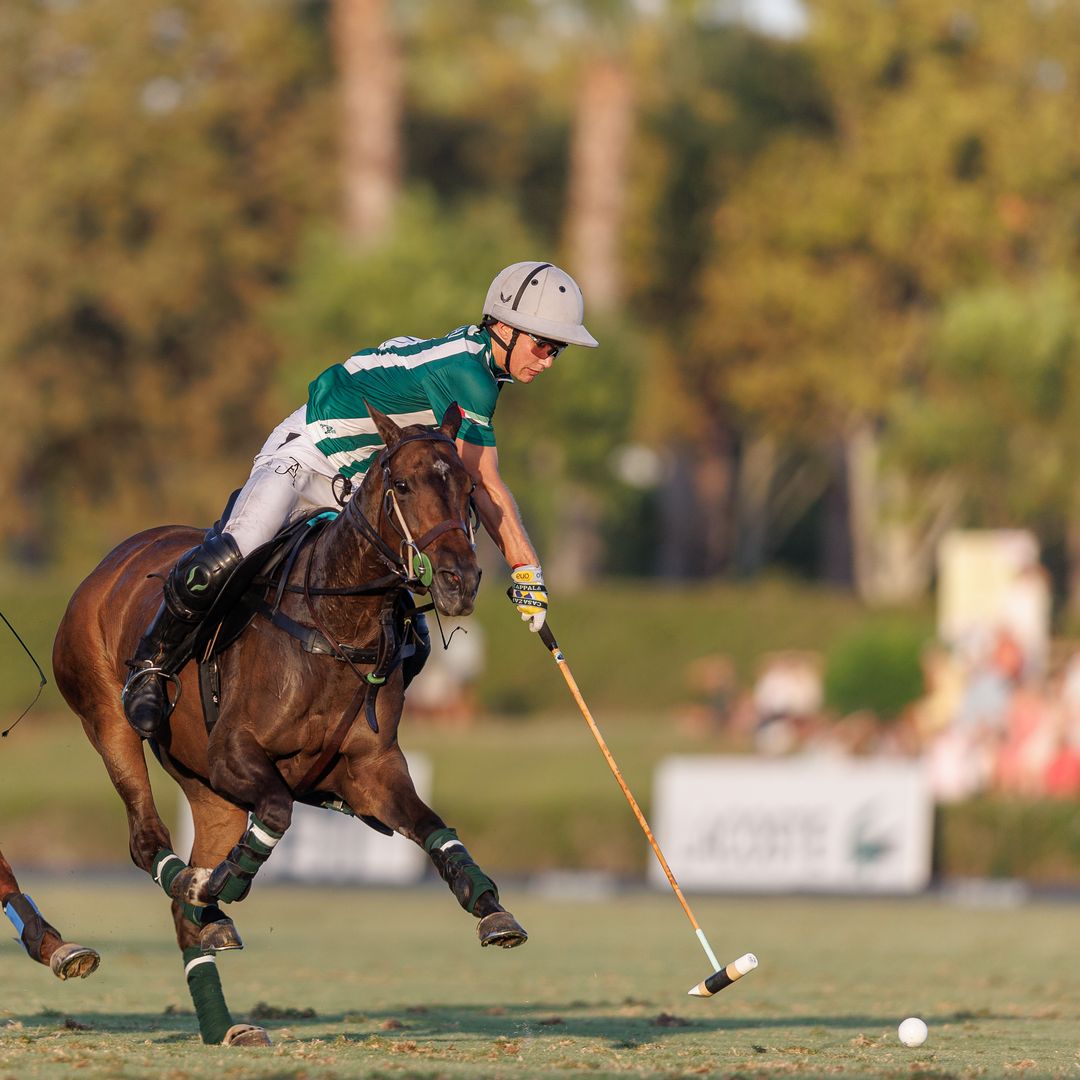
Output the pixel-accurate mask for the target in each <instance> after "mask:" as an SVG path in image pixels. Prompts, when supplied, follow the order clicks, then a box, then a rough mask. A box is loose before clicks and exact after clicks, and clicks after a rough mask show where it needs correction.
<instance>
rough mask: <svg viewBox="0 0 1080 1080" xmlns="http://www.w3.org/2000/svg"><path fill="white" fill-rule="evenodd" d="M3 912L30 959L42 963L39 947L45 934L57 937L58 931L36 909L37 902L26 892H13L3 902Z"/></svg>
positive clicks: (42, 943) (58, 935)
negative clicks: (16, 932)
mask: <svg viewBox="0 0 1080 1080" xmlns="http://www.w3.org/2000/svg"><path fill="white" fill-rule="evenodd" d="M4 914H5V915H6V916H7V917H8V918H9V919H10V920H11V925H12V926H14V927H15V929H16V930H17V931H18V934H19V938H18V940H19V943H20V944H21V945H22V947H23V948H24V949H25V950H26V952H27V954H28V955H29V956H30V957H31V958H32V959H34V960H37V961H39V962H40V963H44V961H43V960H42V959H41V947H42V945H44V943H45V935H46V933H52V934H53V935H54V936H55V937H57V938H59V937H60V931H59V930H57V929H56V927H55V926H50V925H49V924H48V923H47V922H46V921H45V917H44V916H43V915H42V914H41V912H40V911H38V906H37V904H35V903H34V901H33V900H31V899H30V897H29V896H27V895H26V893H15V894H14V895H13V896H9V897H8V899H7V900H6V901H5V903H4Z"/></svg>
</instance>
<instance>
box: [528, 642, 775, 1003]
mask: <svg viewBox="0 0 1080 1080" xmlns="http://www.w3.org/2000/svg"><path fill="white" fill-rule="evenodd" d="M539 633H540V640H541V641H543V643H544V644H545V645H546V646H547V647H548V649H549V650H550V651H551V655H552V656H553V657H554V658H555V662H556V663H557V664H558V665H559V670H560V671H561V672H562V676H563V678H564V679H565V680H566V685H567V686H569V687H570V693H571V694H572V695H573V697H574V700H575V701H576V702H577V707H578V708H579V709H580V710H581V715H582V716H584V717H585V722H586V723H587V724H588V725H589V730H590V731H591V732H592V733H593V738H594V739H596V743H597V745H598V746H599V747H600V750H601V752H602V753H603V755H604V758H605V760H606V761H607V763H608V767H609V768H610V769H611V771H612V773H613V774H614V776H615V779H616V780H617V781H618V783H619V787H620V788H622V793H623V794H624V795H625V796H626V801H627V802H628V803H629V804H630V809H631V810H633V811H634V817H636V818H637V820H638V824H639V825H640V826H641V829H642V832H644V833H645V838H646V839H647V840H648V841H649V846H650V847H651V848H652V849H653V854H654V855H655V856H656V858H657V861H658V862H659V863H660V867H661V869H662V870H663V871H664V874H665V875H666V876H667V879H668V884H669V885H670V886H671V888H672V891H673V892H674V893H675V896H676V898H677V899H678V901H679V903H680V904H682V909H683V911H685V912H686V917H687V918H688V919H689V920H690V925H691V926H692V927H693V928H694V933H695V934H696V935H697V939H698V941H699V942H700V943H701V947H702V948H703V949H704V950H705V955H706V956H707V957H708V958H709V963H710V964H712V966H713V974H712V975H710V976H709V977H708V978H707V979H706V980H705V981H704V982H700V983H698V984H697V986H695V987H694V988H693V989H691V990H688V991H687V993H688V994H690V995H692V996H693V997H712V996H713V994H716V993H718V992H719V991H721V990H723V989H724V987H725V986H730V985H731V984H732V983H733V982H735V981H736V979H741V978H742V977H743V976H744V975H746V974H748V973H749V972H751V971H753V970H754V968H756V967H757V965H758V962H757V957H756V956H755V955H754V954H753V953H746V954H745V955H743V956H740V957H739V959H738V960H732V962H731V963H730V964H728V965H727V966H726V967H721V966H720V963H719V961H718V960H717V959H716V955H715V953H714V952H713V951H712V948H711V947H710V945H709V942H708V939H707V938H706V937H705V931H704V930H702V929H701V926H700V925H699V924H698V921H697V919H695V918H694V913H693V912H692V911H691V910H690V905H689V904H688V903H687V902H686V897H685V896H683V894H682V889H680V888H679V883H678V882H677V881H676V880H675V875H674V874H673V873H672V872H671V867H670V866H668V863H667V859H665V858H664V853H663V852H662V851H661V850H660V845H659V844H658V843H657V842H656V838H655V837H654V836H653V834H652V829H650V828H649V823H648V822H647V821H646V820H645V815H644V814H643V813H642V812H641V807H640V806H638V804H637V800H636V799H635V798H634V796H633V794H632V793H631V791H630V788H628V787H627V786H626V781H625V780H624V779H623V778H622V773H621V772H619V766H618V765H616V764H615V759H614V758H613V757H612V756H611V751H610V750H609V749H608V747H607V743H606V742H604V736H603V735H601V734H600V729H599V728H598V727H597V726H596V721H595V720H594V719H593V718H592V713H590V712H589V706H588V705H586V704H585V699H584V698H583V697H582V696H581V691H580V690H579V689H578V686H577V683H576V682H575V681H574V676H573V675H572V674H571V673H570V666H569V665H568V664H567V662H566V657H565V656H563V653H562V650H561V649H560V648H559V644H558V642H557V641H556V640H555V635H554V634H553V633H552V632H551V627H550V626H548V625H547V623H545V624H544V625H543V626H542V627H540V631H539Z"/></svg>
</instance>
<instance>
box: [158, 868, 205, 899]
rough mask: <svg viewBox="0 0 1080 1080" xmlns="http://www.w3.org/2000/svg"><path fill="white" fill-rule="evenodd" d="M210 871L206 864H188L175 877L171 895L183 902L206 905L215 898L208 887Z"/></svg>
mask: <svg viewBox="0 0 1080 1080" xmlns="http://www.w3.org/2000/svg"><path fill="white" fill-rule="evenodd" d="M209 881H210V871H209V870H207V869H206V867H205V866H188V867H185V868H184V869H183V870H181V871H180V873H179V874H177V875H176V877H175V878H173V881H172V885H170V886H169V895H170V896H171V897H172V898H173V899H174V900H179V901H180V902H181V903H182V904H191V905H193V906H194V907H205V906H206V905H207V904H209V903H210V901H211V900H212V899H213V898H212V897H211V895H210V891H209V889H208V888H207V886H208V884H209Z"/></svg>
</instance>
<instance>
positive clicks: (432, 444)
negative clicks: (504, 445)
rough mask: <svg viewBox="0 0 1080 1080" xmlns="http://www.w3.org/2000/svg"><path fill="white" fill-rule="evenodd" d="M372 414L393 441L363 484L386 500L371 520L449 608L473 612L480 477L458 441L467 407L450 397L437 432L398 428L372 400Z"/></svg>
mask: <svg viewBox="0 0 1080 1080" xmlns="http://www.w3.org/2000/svg"><path fill="white" fill-rule="evenodd" d="M368 413H369V415H370V416H371V419H372V420H373V421H374V422H375V427H376V428H377V429H378V432H379V434H380V435H381V436H382V439H383V442H385V443H386V449H385V450H383V451H382V452H381V453H380V454H379V456H378V457H377V458H376V459H375V461H374V462H372V465H371V468H370V469H369V470H368V472H369V476H368V483H365V485H364V487H365V489H367V488H368V487H369V483H370V484H371V485H372V488H373V489H374V490H372V491H371V492H370V494H369V498H377V499H379V500H381V505H380V506H379V508H378V509H377V510H375V512H374V513H372V514H371V515H370V520H372V521H378V529H379V533H380V535H381V536H382V538H383V540H384V541H385V542H386V544H387V545H388V546H389V547H391V548H392V549H393V550H395V551H398V552H400V555H401V559H402V561H403V562H404V563H405V564H406V565H407V566H408V567H409V570H410V572H411V574H412V575H413V577H414V578H416V579H419V581H420V582H421V583H422V584H424V585H427V586H428V587H429V588H430V590H431V596H432V599H433V600H434V601H435V606H436V607H437V608H438V610H439V611H440V612H442V614H444V615H468V614H469V613H470V612H471V611H472V609H473V602H474V601H475V599H476V590H477V588H478V587H479V585H480V568H479V567H478V565H477V562H476V549H475V546H474V544H473V540H472V529H471V526H470V518H471V506H470V499H469V496H470V493H471V492H472V488H473V480H472V477H471V476H470V475H469V472H468V470H467V469H466V468H465V466H464V464H463V463H462V460H461V458H460V457H459V456H458V452H457V446H456V444H455V442H454V439H455V438H456V436H457V432H458V428H459V427H460V426H461V412H460V410H459V409H458V407H457V405H456V404H451V405H450V406H449V408H447V410H446V412H445V414H444V415H443V418H442V423H441V424H440V426H439V427H438V428H437V429H436V430H434V431H432V430H431V429H430V428H426V427H423V426H421V425H419V424H415V425H410V426H409V427H405V428H401V427H398V425H397V424H395V423H394V421H393V420H391V419H390V417H388V416H385V415H383V413H381V412H379V411H378V409H375V408H372V407H371V406H370V405H369V406H368ZM371 474H374V475H373V476H372V475H371ZM372 509H374V508H372Z"/></svg>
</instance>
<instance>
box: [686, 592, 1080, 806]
mask: <svg viewBox="0 0 1080 1080" xmlns="http://www.w3.org/2000/svg"><path fill="white" fill-rule="evenodd" d="M1040 594H1041V584H1039V583H1038V582H1036V587H1035V588H1029V589H1028V600H1026V601H1025V599H1024V596H1023V594H1022V593H1018V595H1019V596H1020V601H1018V603H1017V604H1016V605H1015V607H1014V609H1013V611H1012V612H1011V615H1012V616H1013V617H1006V618H1003V619H1001V620H1000V621H997V622H994V623H987V624H983V625H974V626H971V627H969V628H968V629H967V632H966V633H964V634H962V635H958V636H957V637H956V639H955V640H953V641H951V642H949V643H944V642H941V641H936V642H933V643H932V644H930V645H928V646H927V648H926V649H925V650H924V653H923V655H922V658H921V662H922V670H923V683H924V688H923V693H922V695H921V696H920V697H919V698H918V699H917V700H915V701H913V702H911V704H910V705H909V706H908V707H907V708H906V709H904V710H903V711H902V712H901V714H900V715H899V716H897V717H896V718H893V719H890V720H885V719H883V718H881V717H879V716H877V715H875V714H874V713H872V712H870V711H864V712H856V713H853V714H850V715H847V716H836V715H834V714H831V713H830V712H829V710H828V709H827V708H826V705H825V694H824V659H823V657H822V656H821V655H820V654H819V653H815V652H802V651H785V652H776V653H770V654H768V655H766V656H765V657H763V658H762V661H761V664H760V667H759V670H758V672H757V675H756V678H755V680H754V682H753V685H752V687H751V688H749V689H747V690H745V691H740V690H739V688H738V686H737V681H736V677H735V669H734V665H733V663H732V662H731V661H730V659H729V658H727V657H725V656H723V655H718V654H717V655H712V656H706V657H703V658H702V659H700V660H697V661H695V662H694V664H692V665H691V667H690V669H689V671H688V682H689V685H690V688H691V693H692V696H693V697H694V699H695V700H694V702H693V703H692V704H691V705H688V706H686V707H685V708H684V709H683V711H682V713H681V720H682V724H683V727H684V730H693V731H695V732H697V733H706V732H711V733H713V734H715V735H719V736H721V737H722V738H723V740H724V741H725V742H726V743H727V744H728V745H730V746H731V748H732V749H741V750H752V751H755V752H757V753H760V754H765V755H786V754H793V753H807V754H832V755H844V756H847V755H885V756H894V757H895V756H902V757H921V758H922V759H923V760H924V762H925V763H926V767H927V772H928V775H929V778H930V783H931V787H932V790H933V793H934V796H935V798H936V800H937V801H939V802H953V801H958V800H962V799H966V798H969V797H971V796H973V795H977V794H980V793H986V792H990V793H1000V794H1009V795H1018V796H1026V797H1046V798H1071V797H1075V796H1078V795H1080V647H1074V646H1067V645H1065V644H1062V645H1060V646H1059V647H1057V648H1055V649H1054V650H1051V648H1050V647H1049V641H1048V638H1047V636H1046V635H1045V633H1042V632H1041V631H1040V627H1041V626H1042V625H1043V623H1044V620H1043V617H1042V615H1043V613H1042V612H1040V611H1039V610H1038V609H1039V607H1040V605H1041V604H1042V601H1041V600H1039V602H1038V603H1032V602H1030V598H1031V597H1035V598H1038V597H1039V596H1040ZM1033 613H1034V614H1033ZM1007 614H1009V613H1007Z"/></svg>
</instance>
